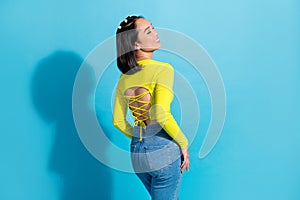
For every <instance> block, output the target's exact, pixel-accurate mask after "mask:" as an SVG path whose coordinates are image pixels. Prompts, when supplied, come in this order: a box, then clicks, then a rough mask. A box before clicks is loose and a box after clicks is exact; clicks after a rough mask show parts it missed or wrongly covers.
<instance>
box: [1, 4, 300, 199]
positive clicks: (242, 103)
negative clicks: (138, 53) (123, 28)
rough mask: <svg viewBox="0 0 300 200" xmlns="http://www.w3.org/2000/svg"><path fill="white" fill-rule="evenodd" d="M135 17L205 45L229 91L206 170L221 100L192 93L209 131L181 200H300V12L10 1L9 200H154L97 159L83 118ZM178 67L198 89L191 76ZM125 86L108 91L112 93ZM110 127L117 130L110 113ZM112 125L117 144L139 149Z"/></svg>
mask: <svg viewBox="0 0 300 200" xmlns="http://www.w3.org/2000/svg"><path fill="white" fill-rule="evenodd" d="M130 14H142V15H143V16H145V17H146V18H147V19H149V20H150V21H151V22H152V23H153V25H154V26H156V27H162V28H169V29H174V30H177V31H180V32H182V33H184V34H186V35H188V36H190V37H192V38H193V39H195V40H196V41H197V42H198V43H199V44H201V45H202V46H203V47H204V48H205V49H206V50H207V52H208V53H209V55H210V56H211V57H212V59H213V60H214V62H215V63H216V65H217V66H218V69H219V71H220V73H221V75H222V77H223V80H224V84H225V88H226V94H227V117H226V122H225V126H224V129H223V133H222V135H221V137H220V140H219V141H218V143H217V145H216V147H215V148H214V149H213V151H212V152H211V153H210V154H209V155H208V157H206V158H205V159H203V160H200V159H199V158H198V151H199V147H200V145H201V143H202V140H203V137H204V134H205V131H206V130H207V127H208V124H209V119H210V105H209V95H208V93H207V91H206V90H205V89H203V88H204V87H205V85H203V84H199V85H197V82H196V81H194V82H193V81H192V83H194V84H195V88H196V91H200V92H199V94H198V95H199V96H200V97H201V99H200V100H202V101H200V100H199V101H200V103H199V104H200V107H202V108H201V119H203V121H202V122H201V123H200V127H199V133H198V135H199V136H197V138H196V140H195V141H194V142H193V143H192V145H191V147H190V153H191V162H192V166H191V170H190V172H188V173H185V174H184V177H183V182H182V187H181V199H183V200H184V199H189V200H191V199H206V200H235V199H237V200H240V199H244V200H252V199H259V200H260V199H264V200H265V199H273V200H298V199H300V192H299V188H300V157H299V151H300V146H299V142H300V125H299V119H300V117H299V111H300V110H299V107H300V106H299V103H298V102H299V99H300V98H299V97H300V95H299V89H300V79H299V75H300V69H299V66H300V56H299V52H300V45H299V44H300V41H299V35H300V16H299V15H300V3H299V2H298V1H296V0H277V1H271V0H264V1H259V0H252V1H250V0H247V1H235V0H229V1H223V2H222V1H202V0H200V1H196V0H194V1H177V2H176V1H169V0H166V1H158V0H153V1H140V0H139V1H137V0H134V1H130V2H129V1H128V2H125V1H115V0H111V1H75V2H74V1H70V0H64V1H55V0H54V1H53V0H52V1H37V0H35V1H33V0H28V1H17V0H15V1H8V0H2V1H1V3H0V25H1V28H0V34H1V37H0V44H1V48H0V55H1V59H0V66H1V74H0V76H1V78H0V81H1V86H0V87H1V93H2V95H1V103H0V106H1V140H0V148H1V151H0V152H1V153H0V157H1V165H0V188H1V189H0V199H1V200H17V199H18V200H19V199H30V200H40V199H43V200H55V199H60V200H69V199H70V200H71V199H72V200H76V199H116V200H119V199H125V198H126V199H132V200H133V199H139V200H141V199H149V196H148V194H147V192H146V190H145V189H144V188H143V186H142V184H141V183H140V181H139V180H138V179H137V177H136V176H135V175H134V174H129V173H124V172H119V171H116V170H112V169H110V168H108V167H106V166H105V165H103V164H101V163H100V162H99V161H97V160H96V159H95V158H94V157H93V156H92V155H91V154H89V152H88V151H87V150H86V149H85V147H84V146H83V145H82V143H81V141H80V140H79V137H78V135H77V133H76V130H75V127H74V122H73V118H72V110H71V105H72V99H71V97H72V87H73V82H74V79H75V76H76V72H77V71H78V69H79V67H80V64H81V62H82V61H83V59H84V58H85V57H86V56H87V55H88V53H89V52H90V51H91V50H92V49H93V48H94V47H95V46H96V45H98V44H99V43H100V42H102V41H104V40H105V39H107V38H108V37H110V36H113V35H114V33H115V30H116V27H117V26H118V25H119V23H120V22H121V21H122V20H123V19H124V18H125V17H126V16H127V15H130ZM162 42H163V41H162ZM158 57H159V52H158V53H157V57H156V58H158ZM172 63H173V65H174V68H175V69H176V70H177V71H178V72H186V73H187V79H189V76H190V75H189V74H188V71H189V70H190V68H184V65H181V61H180V60H176V59H175V60H174V61H173V62H172ZM109 69H110V70H109V71H110V72H114V73H113V75H112V76H113V77H117V76H118V74H119V73H120V72H119V71H118V70H117V69H116V66H111V68H109ZM190 78H191V80H193V79H192V78H193V77H190ZM201 81H202V80H199V82H201ZM115 83H116V79H110V80H109V79H108V82H106V84H104V85H103V88H104V91H106V90H105V88H106V89H107V90H108V88H110V87H112V86H111V85H114V84H115ZM201 88H202V89H201ZM201 92H202V93H201ZM201 94H203V95H201ZM109 100H110V99H109ZM103 101H105V100H103ZM98 102H99V101H98ZM100 102H101V98H100ZM177 105H178V102H177V100H176V101H175V102H174V104H173V105H172V109H173V110H174V113H175V117H176V118H177V120H179V121H180V112H178V106H177ZM202 111H203V112H202ZM99 112H101V109H100V111H99ZM103 116H106V117H105V120H106V121H107V122H109V123H110V122H111V119H110V117H111V113H109V111H108V110H105V111H103ZM109 123H108V125H106V126H107V127H108V128H109V127H110V129H109V130H110V131H111V132H109V133H108V132H106V134H115V135H119V136H120V137H119V139H118V140H119V141H124V142H123V143H126V144H128V143H129V140H127V139H126V138H125V137H123V135H122V134H121V133H120V132H118V131H117V130H116V129H115V128H114V127H113V126H112V125H111V124H109ZM116 142H118V141H116ZM120 143H122V142H120ZM108 156H115V155H108Z"/></svg>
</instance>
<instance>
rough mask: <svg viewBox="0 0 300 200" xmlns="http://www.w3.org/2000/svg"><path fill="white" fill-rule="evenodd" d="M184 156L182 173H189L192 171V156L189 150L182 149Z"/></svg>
mask: <svg viewBox="0 0 300 200" xmlns="http://www.w3.org/2000/svg"><path fill="white" fill-rule="evenodd" d="M182 155H183V162H182V164H181V173H183V172H184V170H186V171H189V169H190V159H189V157H190V155H189V152H188V150H187V149H182Z"/></svg>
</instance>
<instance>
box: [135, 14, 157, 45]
mask: <svg viewBox="0 0 300 200" xmlns="http://www.w3.org/2000/svg"><path fill="white" fill-rule="evenodd" d="M135 25H136V30H137V31H138V38H137V42H136V48H137V49H142V50H143V51H155V50H157V49H159V48H160V46H161V45H160V40H159V38H158V33H157V31H156V30H155V29H154V27H153V26H152V24H151V23H150V22H149V21H147V20H146V19H143V18H140V19H138V20H136V22H135Z"/></svg>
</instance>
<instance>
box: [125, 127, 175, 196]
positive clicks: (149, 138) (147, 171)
mask: <svg viewBox="0 0 300 200" xmlns="http://www.w3.org/2000/svg"><path fill="white" fill-rule="evenodd" d="M139 136H140V127H139V126H135V127H134V132H133V137H132V140H131V145H130V151H131V161H132V165H133V169H134V171H135V173H136V175H137V176H138V177H139V179H140V180H141V181H142V182H143V184H144V185H145V187H146V189H147V190H148V192H149V194H150V195H151V197H152V200H177V199H179V187H180V182H181V172H180V165H181V156H180V155H181V153H180V147H179V146H178V144H177V143H176V142H174V141H173V139H172V138H171V137H170V136H169V135H168V134H167V133H166V131H165V130H164V129H162V128H161V126H160V125H159V124H150V125H148V126H147V127H146V129H143V134H142V140H140V137H139Z"/></svg>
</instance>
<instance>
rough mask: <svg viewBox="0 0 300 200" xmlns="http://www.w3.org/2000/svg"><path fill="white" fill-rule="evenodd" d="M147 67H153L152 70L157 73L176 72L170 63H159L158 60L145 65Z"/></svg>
mask: <svg viewBox="0 0 300 200" xmlns="http://www.w3.org/2000/svg"><path fill="white" fill-rule="evenodd" d="M145 65H151V67H150V69H155V71H156V72H159V71H173V70H174V68H173V66H172V65H171V64H170V63H167V62H162V61H158V60H151V61H149V62H147V63H145ZM148 69H149V68H148Z"/></svg>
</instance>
